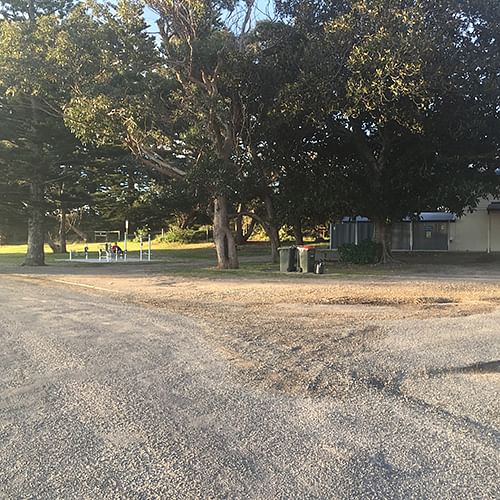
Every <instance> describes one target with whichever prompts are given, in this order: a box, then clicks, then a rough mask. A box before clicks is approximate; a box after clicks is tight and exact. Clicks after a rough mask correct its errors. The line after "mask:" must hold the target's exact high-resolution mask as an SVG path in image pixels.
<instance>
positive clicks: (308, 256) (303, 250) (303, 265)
mask: <svg viewBox="0 0 500 500" xmlns="http://www.w3.org/2000/svg"><path fill="white" fill-rule="evenodd" d="M297 251H298V254H297V271H300V272H302V273H314V260H315V258H316V249H315V248H314V247H308V246H303V247H297Z"/></svg>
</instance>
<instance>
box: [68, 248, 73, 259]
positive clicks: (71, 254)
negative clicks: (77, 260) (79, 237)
mask: <svg viewBox="0 0 500 500" xmlns="http://www.w3.org/2000/svg"><path fill="white" fill-rule="evenodd" d="M69 260H73V251H72V250H70V251H69Z"/></svg>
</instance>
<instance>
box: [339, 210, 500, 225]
mask: <svg viewBox="0 0 500 500" xmlns="http://www.w3.org/2000/svg"><path fill="white" fill-rule="evenodd" d="M495 210H500V206H499V207H498V208H497V209H495ZM411 220H412V218H411V217H405V218H404V219H402V221H403V222H410V221H411ZM418 220H419V221H422V222H448V221H451V222H454V221H456V220H457V216H456V215H455V214H452V213H450V212H421V213H420V214H419V215H418ZM342 222H344V223H345V222H371V221H370V219H368V218H367V217H361V216H359V215H358V216H357V217H343V218H342Z"/></svg>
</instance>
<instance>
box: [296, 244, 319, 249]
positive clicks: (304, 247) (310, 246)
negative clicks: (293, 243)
mask: <svg viewBox="0 0 500 500" xmlns="http://www.w3.org/2000/svg"><path fill="white" fill-rule="evenodd" d="M297 248H298V249H299V250H315V249H316V247H313V246H312V245H302V246H300V247H297Z"/></svg>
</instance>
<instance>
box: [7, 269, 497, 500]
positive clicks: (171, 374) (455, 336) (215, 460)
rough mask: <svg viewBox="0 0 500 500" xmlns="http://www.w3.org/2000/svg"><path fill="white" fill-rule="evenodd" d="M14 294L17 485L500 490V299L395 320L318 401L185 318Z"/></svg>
mask: <svg viewBox="0 0 500 500" xmlns="http://www.w3.org/2000/svg"><path fill="white" fill-rule="evenodd" d="M0 304H1V307H0V498H38V499H44V498H64V499H68V498H92V499H98V498H176V499H182V498H265V499H267V498H269V499H271V498H272V499H274V498H329V499H331V498H380V499H382V498H384V499H385V498H391V499H393V498H405V499H409V498H433V499H435V498H440V499H446V498H450V499H451V498H453V499H460V498H467V499H469V498H470V499H472V498H492V499H493V498H499V497H500V489H499V486H498V477H499V472H500V469H499V432H498V417H499V412H498V410H499V407H498V388H499V386H498V362H497V360H498V359H499V357H500V356H499V354H500V353H499V351H500V346H499V331H500V312H496V313H493V314H489V315H483V316H472V317H466V318H454V319H443V320H435V321H428V322H427V321H417V320H412V321H406V322H397V321H395V322H394V323H393V324H391V325H390V326H389V329H388V331H386V332H385V334H384V335H382V336H380V338H378V339H377V341H376V342H377V343H376V348H373V347H372V348H371V349H370V351H369V353H368V352H367V354H366V356H365V358H364V359H363V355H362V354H363V353H361V354H360V353H357V356H356V359H357V361H356V363H357V365H356V366H354V367H353V369H352V374H353V377H352V380H353V381H354V382H353V383H352V387H350V389H349V390H348V391H346V392H345V394H344V395H343V396H342V397H339V398H333V397H323V398H316V399H311V398H306V397H302V396H291V395H286V394H271V393H266V392H263V391H262V390H261V391H259V390H257V389H254V388H252V386H250V385H247V384H242V383H241V381H237V379H236V378H235V376H234V373H233V372H232V369H231V367H230V366H228V364H227V362H226V361H224V360H223V359H222V358H219V357H218V356H217V355H216V351H214V350H213V349H212V347H211V345H210V344H208V343H206V342H207V341H206V340H205V339H204V336H203V331H202V327H201V326H200V325H199V324H197V323H196V322H194V321H193V320H191V319H187V318H185V317H182V316H179V315H174V314H168V313H165V312H157V311H154V310H152V309H148V308H143V307H140V306H134V305H126V304H121V303H120V302H118V301H116V300H114V298H113V297H102V296H92V295H90V294H88V293H80V292H79V291H77V290H75V289H66V290H65V289H63V288H51V287H48V286H47V285H44V284H43V283H42V282H39V281H36V280H27V279H15V278H11V277H5V276H2V277H0ZM332 311H333V309H332ZM360 348H362V347H360ZM495 362H496V363H495Z"/></svg>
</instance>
